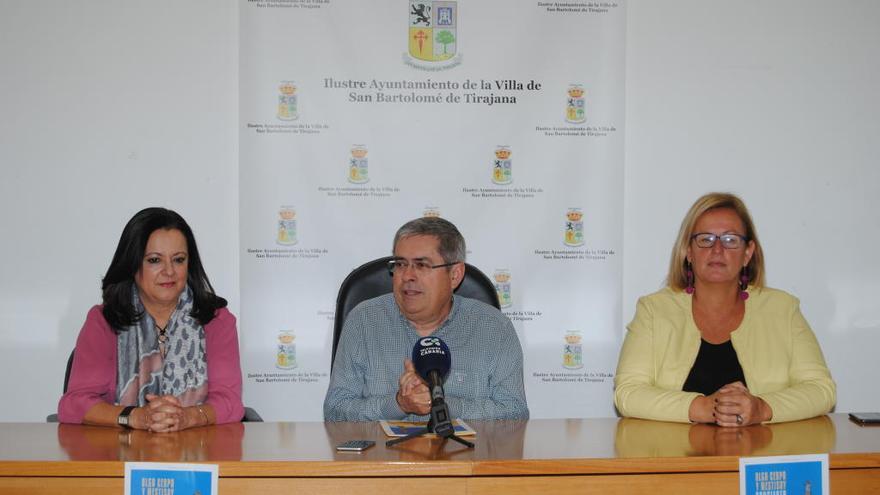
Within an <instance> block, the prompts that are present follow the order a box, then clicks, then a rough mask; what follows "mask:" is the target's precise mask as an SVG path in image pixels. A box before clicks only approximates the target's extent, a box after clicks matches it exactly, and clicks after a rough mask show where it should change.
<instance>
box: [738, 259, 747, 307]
mask: <svg viewBox="0 0 880 495" xmlns="http://www.w3.org/2000/svg"><path fill="white" fill-rule="evenodd" d="M748 288H749V268H748V267H747V266H744V267H743V268H742V272H740V275H739V298H740V299H742V300H743V301H745V300H746V299H748V298H749V293H748V291H747V289H748Z"/></svg>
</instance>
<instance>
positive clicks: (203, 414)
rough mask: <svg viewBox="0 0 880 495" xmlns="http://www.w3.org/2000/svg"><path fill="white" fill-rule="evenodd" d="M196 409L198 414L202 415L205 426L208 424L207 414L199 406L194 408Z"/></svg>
mask: <svg viewBox="0 0 880 495" xmlns="http://www.w3.org/2000/svg"><path fill="white" fill-rule="evenodd" d="M196 409H198V410H199V412H200V413H202V417H203V418H205V425H206V426H207V424H208V413H206V412H205V410H204V409H202V406H201V405H198V406H196Z"/></svg>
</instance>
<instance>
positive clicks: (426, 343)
mask: <svg viewBox="0 0 880 495" xmlns="http://www.w3.org/2000/svg"><path fill="white" fill-rule="evenodd" d="M419 345H420V346H422V347H440V339H438V338H437V337H424V338H422V339H421V340H419Z"/></svg>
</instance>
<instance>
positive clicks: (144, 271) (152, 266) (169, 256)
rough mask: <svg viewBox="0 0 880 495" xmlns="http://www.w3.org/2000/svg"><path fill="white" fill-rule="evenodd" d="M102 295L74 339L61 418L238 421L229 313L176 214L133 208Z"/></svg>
mask: <svg viewBox="0 0 880 495" xmlns="http://www.w3.org/2000/svg"><path fill="white" fill-rule="evenodd" d="M102 291H103V304H101V305H97V306H95V307H93V308H92V309H91V310H90V311H89V313H88V316H87V317H86V322H85V324H84V325H83V328H82V330H81V331H80V334H79V337H78V338H77V342H76V350H75V354H74V359H73V367H72V369H71V373H70V380H69V382H68V387H67V392H65V394H64V395H63V396H62V397H61V400H60V401H59V403H58V419H59V420H60V421H61V422H63V423H84V424H92V425H105V426H119V427H123V428H135V429H140V430H149V431H155V432H170V431H179V430H185V429H187V428H192V427H196V426H203V425H207V424H218V423H229V422H234V421H240V420H241V418H242V415H243V413H244V407H243V405H242V401H241V365H240V363H239V353H238V333H237V331H236V325H235V317H234V316H233V315H232V313H230V312H229V311H228V310H227V309H226V300H225V299H223V298H222V297H219V296H217V295H216V294H214V289H213V288H212V287H211V284H210V282H209V281H208V277H207V275H206V274H205V271H204V269H203V268H202V263H201V260H200V258H199V252H198V249H197V247H196V241H195V238H194V237H193V233H192V229H190V227H189V225H187V223H186V221H185V220H184V219H183V218H182V217H181V216H180V215H178V214H177V213H175V212H173V211H171V210H167V209H165V208H146V209H144V210H141V211H140V212H138V213H137V214H135V216H134V217H132V218H131V220H129V221H128V223H127V224H126V226H125V228H124V229H123V231H122V236H121V237H120V239H119V245H118V246H117V247H116V253H115V254H114V255H113V260H112V261H111V262H110V267H109V268H108V269H107V274H106V275H105V276H104V279H103V281H102Z"/></svg>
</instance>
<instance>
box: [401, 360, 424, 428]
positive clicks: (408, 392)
mask: <svg viewBox="0 0 880 495" xmlns="http://www.w3.org/2000/svg"><path fill="white" fill-rule="evenodd" d="M397 383H398V390H397V397H396V399H397V405H398V407H400V410H401V411H403V412H405V413H407V414H418V415H420V416H424V415H426V414H429V413H430V412H431V391H430V390H429V389H428V384H427V383H425V381H424V380H422V377H420V376H419V374H418V373H417V372H416V368H415V366H413V363H412V361H410V360H409V359H406V360H404V361H403V374H401V375H400V378H399V379H398V380H397Z"/></svg>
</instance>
